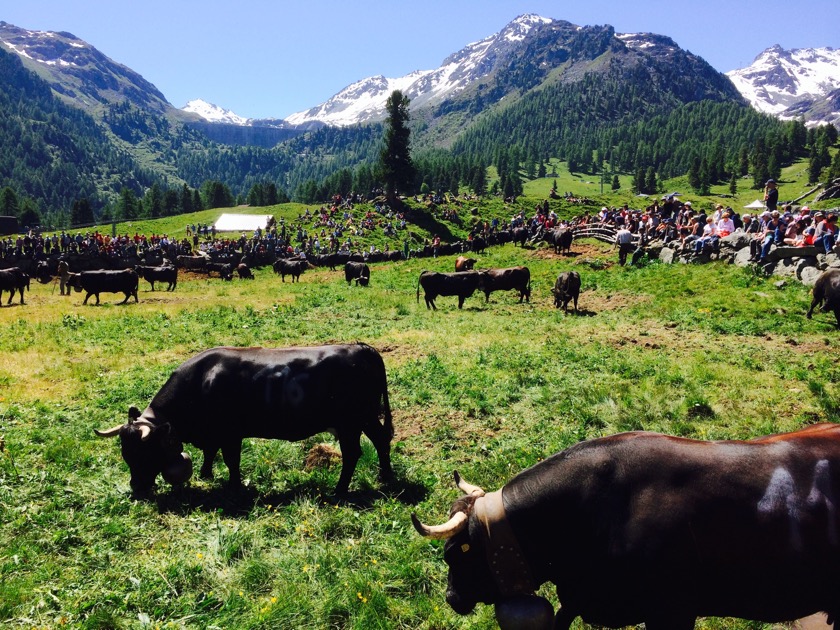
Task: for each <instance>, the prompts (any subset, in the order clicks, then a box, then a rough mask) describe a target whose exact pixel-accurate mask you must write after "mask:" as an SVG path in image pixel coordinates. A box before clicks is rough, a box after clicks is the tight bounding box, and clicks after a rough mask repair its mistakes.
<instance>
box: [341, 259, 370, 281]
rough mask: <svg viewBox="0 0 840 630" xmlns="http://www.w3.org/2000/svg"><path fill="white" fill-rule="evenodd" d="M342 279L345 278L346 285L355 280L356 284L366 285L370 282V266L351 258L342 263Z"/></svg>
mask: <svg viewBox="0 0 840 630" xmlns="http://www.w3.org/2000/svg"><path fill="white" fill-rule="evenodd" d="M344 279H345V280H347V286H350V284H351V283H352V282H353V280H355V281H356V286H359V285H362V286H363V287H366V286H367V285H368V284H369V283H370V267H368V266H367V265H366V264H365V263H360V262H353V261H352V260H351V261H349V262H347V263H345V264H344Z"/></svg>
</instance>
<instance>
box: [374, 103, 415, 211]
mask: <svg viewBox="0 0 840 630" xmlns="http://www.w3.org/2000/svg"><path fill="white" fill-rule="evenodd" d="M409 103H410V100H409V98H408V97H407V96H405V95H403V93H402V92H401V91H400V90H394V91H393V92H391V96H389V97H388V100H387V101H386V102H385V110H386V111H387V112H388V116H387V118H386V119H385V146H384V147H383V149H382V151H381V152H380V154H379V171H380V176H381V178H382V181H383V183H384V185H385V196H386V198H387V199H388V203H389V204H390V205H391V206H392V207H393V206H395V205H396V204H397V201H398V194H399V192H400V191H401V190H402V191H404V192H406V193H411V192H413V190H412V186H413V184H414V164H413V163H412V161H411V150H410V146H409V141H410V136H411V131H410V130H409V128H408V118H409V116H408V105H409Z"/></svg>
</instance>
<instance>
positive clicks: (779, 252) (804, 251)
mask: <svg viewBox="0 0 840 630" xmlns="http://www.w3.org/2000/svg"><path fill="white" fill-rule="evenodd" d="M819 253H820V250H819V249H818V248H816V247H791V246H790V245H780V246H778V247H775V246H774V247H773V248H771V249H770V253H769V254H767V260H770V261H775V260H782V259H783V258H805V257H812V258H816V256H817V254H819Z"/></svg>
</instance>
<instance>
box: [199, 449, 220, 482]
mask: <svg viewBox="0 0 840 630" xmlns="http://www.w3.org/2000/svg"><path fill="white" fill-rule="evenodd" d="M218 451H219V449H218V447H216V446H208V447H207V448H205V449H204V451H203V452H204V461H203V462H202V464H201V472H200V473H199V475H201V478H202V479H212V478H213V460H214V459H215V458H216V453H217V452H218Z"/></svg>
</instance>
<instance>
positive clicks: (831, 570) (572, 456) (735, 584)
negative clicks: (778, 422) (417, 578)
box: [412, 424, 840, 630]
mask: <svg viewBox="0 0 840 630" xmlns="http://www.w3.org/2000/svg"><path fill="white" fill-rule="evenodd" d="M456 482H457V483H458V484H459V487H460V488H461V490H462V491H463V492H465V494H466V496H463V497H461V498H459V499H458V500H456V501H455V503H454V504H453V506H452V510H451V511H450V519H449V521H448V522H446V523H445V524H443V525H435V526H427V525H424V524H423V523H421V522H420V521H419V520H418V519H417V517H416V516H415V515H412V520H413V522H414V526H415V528H416V529H417V530H418V531H419V532H420V533H421V534H422V535H424V536H428V537H432V538H440V539H446V540H447V542H446V545H445V547H444V559H445V560H446V562H447V564H448V565H449V578H448V585H447V592H446V600H447V602H448V603H449V605H450V606H451V607H452V608H453V609H454V610H455V612H457V613H459V614H467V613H469V612H470V611H472V610H473V608H474V607H475V606H476V604H477V603H479V602H481V603H485V604H494V605H495V606H496V614H497V619H498V620H499V622H500V625H501V627H502V628H503V630H504V629H505V628H511V627H514V628H526V627H527V628H540V629H543V628H545V629H547V628H551V627H552V624H553V627H554V628H555V629H558V630H567V629H568V628H569V627H570V625H571V623H572V621H573V620H574V619H575V618H576V617H581V618H582V619H583V621H584V622H586V623H588V624H593V625H597V626H606V627H609V628H620V627H625V626H633V625H637V624H641V623H644V624H645V627H646V628H648V629H649V630H690V629H691V628H694V623H695V620H696V618H697V617H701V616H704V617H705V616H712V617H740V618H744V619H752V620H756V621H762V622H766V623H777V622H782V621H790V620H794V619H799V618H802V617H806V616H809V615H812V614H815V613H818V612H826V613H827V614H828V618H829V620H835V621H837V620H838V616H840V599H838V597H837V593H838V589H840V572H838V567H840V514H838V511H837V509H836V506H837V505H838V502H840V425H836V424H819V425H812V426H809V427H807V428H804V429H801V430H799V431H795V432H793V433H785V434H778V435H771V436H767V437H762V438H757V439H754V440H748V441H735V440H733V441H717V442H705V441H699V440H690V439H685V438H677V437H669V436H665V435H661V434H656V433H645V432H632V433H623V434H619V435H613V436H609V437H604V438H599V439H594V440H589V441H586V442H582V443H579V444H577V445H575V446H573V447H571V448H569V449H567V450H565V451H562V452H560V453H557V454H555V455H553V456H552V457H550V458H548V459H546V460H544V461H541V462H539V463H538V464H535V465H534V466H532V467H531V468H528V469H526V470H524V471H523V472H521V473H520V474H518V475H516V476H515V477H514V478H513V479H511V480H510V481H509V482H508V483H506V484H505V485H504V487H503V488H501V489H500V490H498V491H495V492H491V493H485V492H484V491H483V490H481V489H480V488H478V487H476V486H472V485H469V484H466V483H464V482H463V481H462V480H460V478H459V477H458V476H457V473H456ZM545 582H551V583H553V584H554V586H555V587H556V591H557V598H558V600H559V602H560V605H561V608H560V610H559V612H558V613H557V615H556V618H555V619H554V620H553V621H552V619H551V614H550V612H549V613H548V614H547V609H548V610H549V611H550V609H551V606H550V604H549V603H548V602H547V601H546V600H544V599H542V598H539V597H536V596H535V595H534V592H535V590H536V589H537V588H538V587H539V586H540V585H541V584H543V583H545ZM831 623H834V621H832V622H831ZM835 627H836V626H835Z"/></svg>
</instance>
